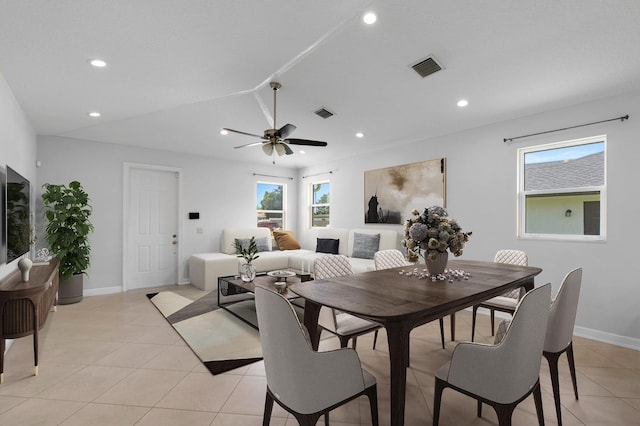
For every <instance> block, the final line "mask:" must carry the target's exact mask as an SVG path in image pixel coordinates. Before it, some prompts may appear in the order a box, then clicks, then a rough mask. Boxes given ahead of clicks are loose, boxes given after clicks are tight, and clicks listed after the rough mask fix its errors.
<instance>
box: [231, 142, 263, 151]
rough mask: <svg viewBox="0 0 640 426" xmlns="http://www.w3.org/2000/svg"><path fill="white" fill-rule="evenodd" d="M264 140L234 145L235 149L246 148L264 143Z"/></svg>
mask: <svg viewBox="0 0 640 426" xmlns="http://www.w3.org/2000/svg"><path fill="white" fill-rule="evenodd" d="M263 143H264V142H251V143H246V144H244V145H239V146H234V148H235V149H238V148H246V147H248V146H256V145H262V144H263Z"/></svg>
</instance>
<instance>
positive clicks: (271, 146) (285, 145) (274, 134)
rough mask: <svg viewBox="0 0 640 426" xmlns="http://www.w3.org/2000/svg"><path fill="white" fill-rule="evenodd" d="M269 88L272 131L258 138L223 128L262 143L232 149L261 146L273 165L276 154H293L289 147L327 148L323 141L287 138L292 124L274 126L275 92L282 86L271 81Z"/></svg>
mask: <svg viewBox="0 0 640 426" xmlns="http://www.w3.org/2000/svg"><path fill="white" fill-rule="evenodd" d="M269 86H271V89H273V129H267V130H265V131H264V135H263V136H260V135H256V134H253V133H247V132H242V131H240V130H234V129H229V128H227V127H225V128H224V129H222V130H223V131H227V132H233V133H238V134H241V135H245V136H251V137H255V138H260V139H262V142H252V143H247V144H244V145H239V146H236V147H234V148H236V149H237V148H246V147H249V146H257V145H262V151H263V152H264V153H265V154H266V155H268V156H273V157H274V159H273V164H275V163H276V161H275V154H276V153H277V154H278V155H279V156H282V155H291V154H293V150H292V149H291V147H289V145H306V146H327V143H326V142H323V141H316V140H310V139H289V138H287V137H288V136H289V135H290V134H291V133H292V132H293V131H294V130H295V129H296V126H294V125H293V124H285V125H284V126H282V127H281V128H279V129H278V128H277V126H276V107H277V104H276V101H277V98H276V92H277V91H278V89H280V88H281V87H282V85H281V84H280V83H278V82H276V81H272V82H271V83H269Z"/></svg>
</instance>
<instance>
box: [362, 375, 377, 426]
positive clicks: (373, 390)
mask: <svg viewBox="0 0 640 426" xmlns="http://www.w3.org/2000/svg"><path fill="white" fill-rule="evenodd" d="M365 395H366V396H367V398H369V407H370V408H371V425H372V426H378V424H379V423H378V421H379V420H378V385H374V386H371V387H369V389H367V390H366V391H365Z"/></svg>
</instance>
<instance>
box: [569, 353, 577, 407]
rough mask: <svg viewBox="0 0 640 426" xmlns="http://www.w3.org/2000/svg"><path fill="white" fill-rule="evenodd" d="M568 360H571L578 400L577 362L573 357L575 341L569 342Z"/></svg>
mask: <svg viewBox="0 0 640 426" xmlns="http://www.w3.org/2000/svg"><path fill="white" fill-rule="evenodd" d="M567 360H568V361H569V371H570V372H571V381H572V382H573V393H574V394H575V395H576V400H578V381H577V378H576V364H575V361H574V359H573V341H571V342H569V346H567Z"/></svg>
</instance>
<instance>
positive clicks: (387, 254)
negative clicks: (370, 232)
mask: <svg viewBox="0 0 640 426" xmlns="http://www.w3.org/2000/svg"><path fill="white" fill-rule="evenodd" d="M373 264H374V265H375V268H376V271H380V270H382V269H391V268H397V267H400V266H411V263H410V262H408V261H407V260H406V259H405V258H404V255H403V254H402V252H401V251H400V250H397V249H387V250H380V251H377V252H376V253H375V254H374V255H373ZM454 315H455V314H451V328H453V327H455V319H454V318H455V317H454ZM451 336H452V337H451V340H453V336H454V334H453V331H452V333H451ZM440 339H441V340H442V349H444V348H445V346H444V320H443V319H442V318H440Z"/></svg>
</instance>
